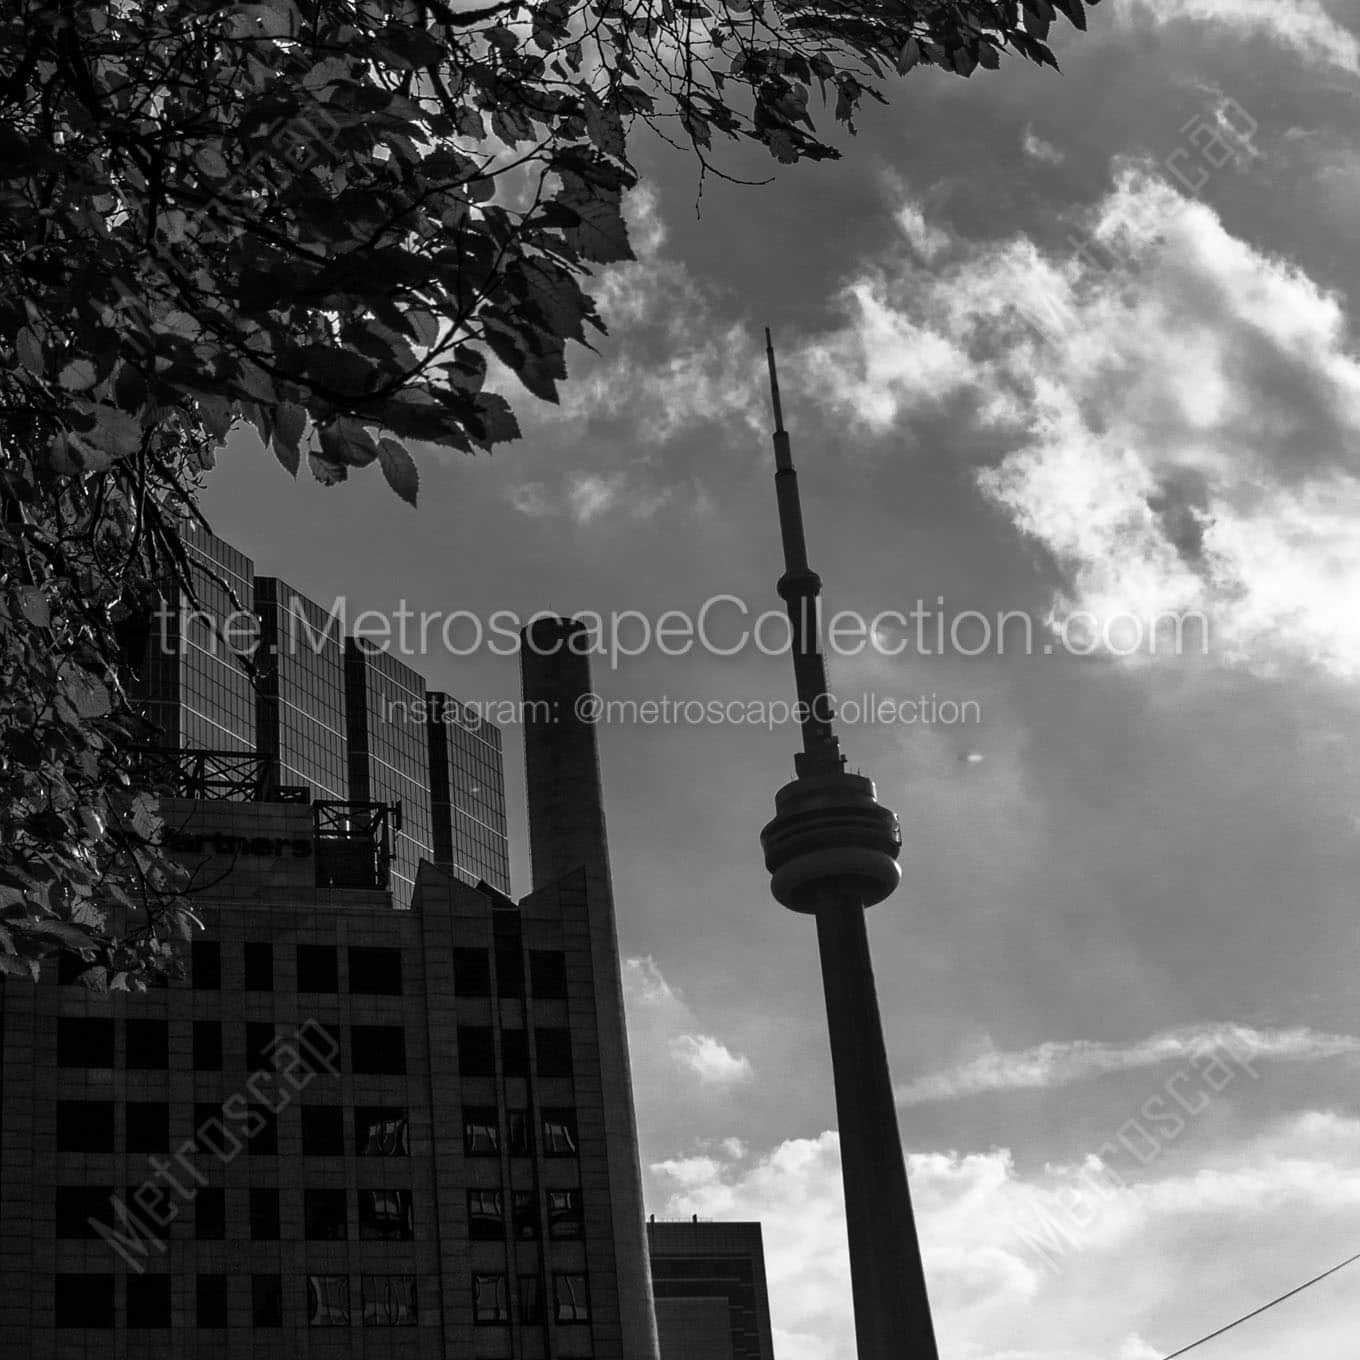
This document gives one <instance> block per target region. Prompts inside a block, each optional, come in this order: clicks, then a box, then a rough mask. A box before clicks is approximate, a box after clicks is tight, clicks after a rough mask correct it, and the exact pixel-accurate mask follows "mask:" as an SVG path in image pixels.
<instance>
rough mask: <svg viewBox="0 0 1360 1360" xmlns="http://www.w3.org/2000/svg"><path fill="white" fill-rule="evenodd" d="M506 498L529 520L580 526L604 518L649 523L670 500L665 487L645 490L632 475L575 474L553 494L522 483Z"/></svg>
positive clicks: (543, 486)
mask: <svg viewBox="0 0 1360 1360" xmlns="http://www.w3.org/2000/svg"><path fill="white" fill-rule="evenodd" d="M507 495H508V497H509V500H510V504H511V505H513V506H514V508H515V509H516V510H518V511H519V512H520V514H522V515H527V516H529V517H530V518H531V519H543V518H547V517H549V516H553V515H560V514H563V513H565V514H568V515H570V517H571V518H572V519H573V520H575V521H576V523H577V524H581V525H586V524H593V523H594V522H595V521H597V520H599V519H601V518H602V517H604V516H606V515H616V516H623V517H625V518H627V519H634V520H644V519H651V517H652V516H653V515H655V514H656V512H657V511H658V510H660V509H661V508H662V507H663V506H665V505H666V504H667V503H668V502H669V501H670V499H671V491H670V488H669V487H658V486H649V485H647V484H646V480H645V478H644V477H643V476H641V475H639V474H638V473H637V472H636V471H634V472H631V473H630V472H627V471H625V472H613V473H609V474H600V473H592V472H577V473H572V474H571V475H570V476H568V477H567V478H566V479H565V482H564V483H563V485H562V486H561V487H560V489H558V490H556V491H554V490H553V489H551V488H550V487H548V486H547V485H546V484H545V483H543V482H524V483H521V484H520V485H518V486H512V487H511V488H510V489H509V491H508V492H507Z"/></svg>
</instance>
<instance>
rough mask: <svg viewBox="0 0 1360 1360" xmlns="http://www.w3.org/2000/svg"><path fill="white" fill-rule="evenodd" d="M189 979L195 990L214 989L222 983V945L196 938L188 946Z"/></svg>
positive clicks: (206, 990) (205, 990)
mask: <svg viewBox="0 0 1360 1360" xmlns="http://www.w3.org/2000/svg"><path fill="white" fill-rule="evenodd" d="M189 981H190V984H191V985H192V986H193V988H194V989H195V990H196V991H200V992H208V991H216V990H217V989H218V988H219V987H221V985H222V947H221V946H220V945H218V944H216V943H213V942H210V941H206V940H198V941H195V942H194V943H193V944H191V945H190V946H189Z"/></svg>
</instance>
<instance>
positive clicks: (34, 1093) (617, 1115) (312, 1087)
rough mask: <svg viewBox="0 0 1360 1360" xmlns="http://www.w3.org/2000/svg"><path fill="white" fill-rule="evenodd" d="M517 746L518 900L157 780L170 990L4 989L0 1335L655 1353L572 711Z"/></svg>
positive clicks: (411, 1355) (530, 1359)
mask: <svg viewBox="0 0 1360 1360" xmlns="http://www.w3.org/2000/svg"><path fill="white" fill-rule="evenodd" d="M550 671H551V666H550V663H547V662H542V663H539V664H538V666H537V668H536V669H534V671H533V673H532V674H528V675H526V680H525V685H526V690H530V689H535V688H537V689H542V688H544V687H545V686H549V685H552V684H554V683H562V682H561V681H554V680H553V678H552V676H551V673H550ZM580 680H581V676H580V674H579V673H578V670H577V668H576V667H574V666H573V668H572V670H571V673H570V674H569V675H568V676H567V677H566V678H565V683H566V684H567V685H568V686H570V685H573V684H579V683H580ZM586 681H587V683H588V676H587V677H586ZM421 732H422V736H423V735H424V727H423V726H422V728H421ZM526 745H527V748H528V752H529V765H530V769H531V772H532V771H534V770H539V771H543V770H551V771H553V772H554V773H555V775H556V777H557V786H556V788H555V789H554V791H553V793H552V794H551V796H549V795H547V794H544V793H542V792H540V793H539V794H534V792H533V788H532V777H531V797H530V820H531V834H532V840H533V848H534V889H533V891H532V892H531V893H530V894H529V895H528V896H527V897H525V898H524V899H523V901H521V902H520V903H518V904H516V903H515V902H513V901H512V900H511V899H510V898H508V897H506V896H505V895H503V894H502V893H500V892H497V891H496V890H495V889H494V888H492V887H490V886H489V885H487V886H484V887H482V888H480V889H479V888H477V887H474V886H471V885H469V884H468V883H467V882H465V881H463V879H462V878H461V877H460V876H458V875H457V874H454V873H452V872H449V871H447V870H445V869H441V868H439V867H437V866H436V865H434V864H433V863H432V862H429V861H428V860H427V861H425V862H423V863H420V864H418V866H417V867H416V870H415V883H414V891H413V893H412V895H411V897H410V899H409V903H398V902H397V901H396V900H395V899H394V895H393V891H392V887H393V886H394V885H395V879H396V875H395V873H393V872H392V863H391V860H392V857H391V855H390V853H389V851H390V835H391V828H390V821H391V816H392V810H391V808H390V807H389V806H388V805H386V804H385V803H384V804H379V805H378V806H377V807H370V806H366V805H364V804H359V803H355V804H352V805H349V808H348V811H346V810H345V809H344V808H340V809H335V808H330V807H328V806H327V805H326V804H324V803H316V804H312V805H309V804H307V803H305V802H302V801H298V800H296V799H293V798H292V797H291V795H289V796H288V797H287V798H284V797H280V796H278V795H279V793H280V786H277V785H271V784H270V783H269V782H268V781H267V780H265V779H258V780H254V781H243V782H242V783H241V784H240V785H239V791H238V794H237V796H235V797H233V798H231V799H227V798H219V799H213V800H204V799H187V798H186V799H167V800H166V802H165V805H164V810H165V813H166V821H167V825H168V826H170V827H172V828H173V829H174V830H173V836H172V839H171V841H170V844H171V847H172V849H173V850H174V852H175V853H176V854H177V855H180V856H181V857H182V858H183V859H184V860H185V862H186V863H187V864H189V865H190V866H192V867H193V868H195V869H196V870H198V871H199V872H198V873H197V874H196V878H197V880H198V881H200V882H203V883H205V884H208V885H210V886H209V887H208V888H207V889H206V890H205V891H204V892H203V893H201V894H200V895H199V897H198V898H197V899H196V906H197V907H198V908H199V909H200V911H201V914H202V915H203V917H204V918H205V919H206V920H207V921H208V922H209V928H208V930H207V932H206V933H205V935H204V936H203V937H202V938H200V939H198V940H196V941H195V942H194V944H193V946H192V950H191V954H190V969H189V971H190V977H189V978H188V979H187V982H186V983H185V984H175V985H171V986H169V987H165V988H159V989H154V990H152V991H150V992H147V993H144V994H140V995H127V994H119V995H115V996H113V997H110V998H104V999H101V998H98V997H95V996H93V995H91V994H90V993H89V992H88V991H86V990H85V989H84V988H83V987H81V986H79V985H77V984H76V981H75V975H76V972H77V971H78V969H79V967H80V966H81V965H79V963H78V962H76V963H74V964H71V963H63V964H61V965H60V966H51V965H48V966H45V969H44V977H43V979H42V981H41V983H40V984H39V985H38V986H36V987H30V986H27V985H24V986H19V985H15V984H13V983H8V984H4V985H0V1074H2V1081H0V1260H3V1263H4V1269H5V1272H6V1273H5V1283H6V1289H5V1290H4V1292H3V1295H0V1355H3V1356H9V1355H16V1356H18V1355H23V1356H25V1357H33V1360H59V1358H60V1360H65V1358H66V1357H71V1360H77V1358H78V1360H95V1357H98V1360H105V1357H111V1358H112V1360H171V1357H180V1356H186V1355H189V1356H194V1357H201V1358H202V1360H246V1357H249V1358H250V1360H272V1358H273V1357H280V1358H283V1357H286V1358H287V1360H332V1358H334V1360H338V1358H339V1357H342V1356H343V1357H345V1360H369V1358H370V1357H371V1358H373V1360H398V1357H400V1360H427V1358H428V1360H435V1357H438V1360H454V1358H455V1357H457V1358H458V1360H462V1358H463V1357H476V1358H477V1360H550V1358H551V1360H658V1356H657V1350H656V1338H655V1322H654V1319H653V1310H652V1303H651V1295H650V1286H649V1275H648V1266H647V1259H646V1253H645V1236H644V1225H643V1221H642V1209H641V1200H640V1189H639V1186H640V1177H639V1172H638V1154H637V1146H636V1140H635V1137H634V1136H633V1133H632V1130H633V1128H634V1118H633V1107H632V1094H631V1087H630V1084H629V1081H628V1073H627V1066H626V1052H627V1040H626V1035H625V1034H624V1032H623V1010H622V995H621V989H620V986H619V967H618V956H617V942H616V941H615V940H614V938H613V903H612V896H611V893H610V890H609V867H608V863H607V860H606V859H605V849H604V841H603V816H602V813H601V812H600V809H599V808H598V807H597V808H596V809H595V810H594V812H593V813H586V812H585V811H584V810H583V809H581V808H580V807H579V800H580V799H582V798H588V797H594V798H596V799H598V794H599V776H598V763H597V758H596V753H595V749H594V734H593V732H592V731H591V730H590V729H588V728H584V729H581V730H577V729H575V728H565V727H560V726H558V725H557V724H554V723H551V722H544V723H538V724H533V725H531V727H530V729H529V730H528V731H527V732H526ZM426 749H427V751H428V747H426ZM256 760H257V761H258V763H259V764H260V765H261V766H262V767H263V766H265V765H267V764H268V758H267V757H256ZM191 763H192V762H186V768H188V766H189V764H191ZM494 773H495V771H494V770H493V774H494ZM568 810H570V811H569V815H566V818H565V820H560V817H561V815H563V814H567V812H568ZM399 905H404V906H406V905H408V906H409V909H406V910H396V909H394V908H396V907H397V906H399ZM621 1055H622V1056H621ZM630 1139H632V1141H631V1143H630V1142H629V1140H630ZM620 1168H622V1172H620Z"/></svg>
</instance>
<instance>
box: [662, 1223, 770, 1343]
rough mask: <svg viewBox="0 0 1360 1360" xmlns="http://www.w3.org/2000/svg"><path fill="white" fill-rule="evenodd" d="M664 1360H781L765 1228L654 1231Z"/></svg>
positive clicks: (696, 1226) (702, 1226) (673, 1226)
mask: <svg viewBox="0 0 1360 1360" xmlns="http://www.w3.org/2000/svg"><path fill="white" fill-rule="evenodd" d="M647 1246H648V1251H649V1254H650V1256H651V1264H652V1290H653V1293H654V1296H655V1298H656V1323H657V1331H658V1333H659V1335H660V1338H661V1360H774V1340H773V1334H772V1332H771V1330H770V1302H769V1295H768V1293H767V1292H766V1288H765V1248H764V1243H763V1241H762V1239H761V1232H760V1224H759V1223H700V1222H699V1221H698V1220H697V1219H694V1220H690V1221H686V1222H664V1221H663V1222H660V1223H658V1222H657V1221H656V1220H655V1219H652V1220H651V1221H650V1222H649V1223H648V1224H647Z"/></svg>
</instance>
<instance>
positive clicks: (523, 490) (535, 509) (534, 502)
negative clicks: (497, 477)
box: [506, 482, 557, 519]
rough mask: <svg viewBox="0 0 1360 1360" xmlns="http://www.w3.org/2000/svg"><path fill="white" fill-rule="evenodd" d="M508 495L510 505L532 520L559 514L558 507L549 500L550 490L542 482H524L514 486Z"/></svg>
mask: <svg viewBox="0 0 1360 1360" xmlns="http://www.w3.org/2000/svg"><path fill="white" fill-rule="evenodd" d="M506 494H507V495H508V496H509V498H510V504H511V505H513V506H514V507H515V509H516V510H518V511H519V512H520V514H521V515H528V516H529V518H530V519H542V518H543V517H544V516H545V515H552V514H556V513H557V507H556V506H555V505H554V504H553V503H552V501H551V499H550V498H549V494H548V488H547V487H546V486H544V485H543V483H542V482H524V483H522V484H521V485H519V486H512V487H511V488H510V490H509V491H508V492H507V493H506Z"/></svg>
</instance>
